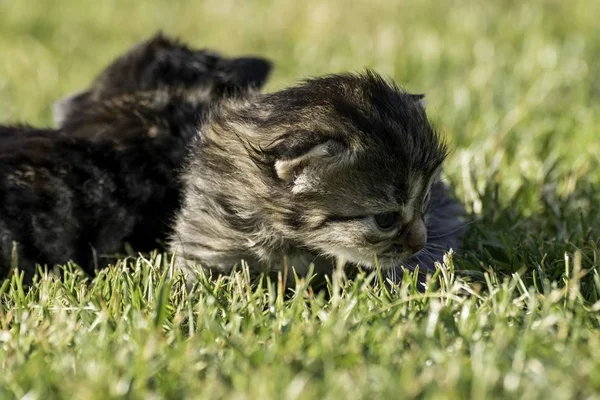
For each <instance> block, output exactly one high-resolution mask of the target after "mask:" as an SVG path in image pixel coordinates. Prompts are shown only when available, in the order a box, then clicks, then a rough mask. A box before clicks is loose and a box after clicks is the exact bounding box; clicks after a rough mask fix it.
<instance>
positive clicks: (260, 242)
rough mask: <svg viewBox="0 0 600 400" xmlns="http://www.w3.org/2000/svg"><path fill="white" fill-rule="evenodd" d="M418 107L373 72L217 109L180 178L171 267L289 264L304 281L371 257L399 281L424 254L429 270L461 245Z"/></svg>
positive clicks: (432, 138)
mask: <svg viewBox="0 0 600 400" xmlns="http://www.w3.org/2000/svg"><path fill="white" fill-rule="evenodd" d="M421 99H422V96H417V95H411V94H408V93H406V92H404V91H402V90H400V89H399V88H397V87H396V86H394V85H392V84H390V83H388V82H386V81H385V80H383V79H382V78H381V77H379V76H378V75H376V74H375V73H371V72H369V73H366V74H362V75H351V74H345V75H333V76H328V77H324V78H317V79H312V80H309V81H306V82H305V83H303V84H301V85H299V86H296V87H292V88H289V89H286V90H282V91H280V92H277V93H272V94H264V95H261V94H254V95H252V96H247V97H246V98H242V99H237V100H230V101H224V102H221V103H219V104H218V105H217V107H215V108H214V109H213V110H212V114H211V116H210V119H209V121H208V123H207V124H205V125H204V126H203V127H202V129H201V130H200V132H199V135H198V138H197V140H196V141H195V142H194V144H193V148H192V150H191V155H190V158H189V162H188V163H187V166H186V167H185V170H184V174H183V181H184V185H185V195H184V204H183V207H182V209H181V210H180V212H179V213H178V217H177V219H176V221H177V222H176V227H175V233H174V235H173V238H172V241H171V248H172V250H173V252H174V253H175V254H176V255H177V262H178V264H179V265H180V266H182V267H184V268H186V269H187V270H188V271H191V270H190V269H188V267H190V266H192V265H194V264H201V266H202V267H204V268H206V269H208V270H210V271H215V272H217V273H228V272H229V271H230V270H231V269H232V268H233V267H234V265H236V264H238V263H239V262H240V260H241V259H244V260H246V261H247V262H248V264H249V265H250V267H251V269H252V270H253V271H254V272H259V271H261V270H262V271H265V270H267V271H273V270H275V271H277V270H281V269H282V267H283V264H284V261H283V259H284V256H287V262H288V265H289V266H290V267H294V268H296V270H297V272H299V273H300V274H304V273H306V271H307V268H308V266H309V264H310V263H314V264H315V266H316V268H317V270H319V271H323V272H330V271H331V270H332V267H333V265H334V260H336V259H337V260H338V261H339V260H341V261H344V262H349V263H350V264H354V265H358V266H361V267H364V268H369V269H370V268H374V266H375V265H376V259H377V260H378V262H379V264H380V265H381V266H382V267H383V268H384V270H385V271H387V273H388V274H389V276H390V277H391V278H392V279H397V277H399V276H400V274H399V273H398V272H399V271H400V268H401V266H402V265H404V264H405V263H406V265H407V266H408V267H412V266H414V262H415V261H418V260H419V258H420V257H421V256H423V257H424V258H423V259H422V260H421V261H422V263H421V265H422V267H423V268H426V269H429V270H431V269H432V268H433V262H432V260H434V259H439V257H440V255H441V254H442V253H441V250H442V249H447V248H448V247H450V246H455V245H456V244H457V241H458V240H457V239H455V237H456V236H457V235H456V234H455V233H454V232H453V231H454V230H456V229H457V227H458V215H457V213H458V212H460V209H461V208H460V206H459V205H458V204H457V203H456V202H454V201H452V200H450V199H449V198H448V194H447V188H446V187H445V185H444V184H443V183H441V182H440V181H439V172H440V170H441V165H442V162H443V160H444V158H445V156H446V147H445V146H444V144H443V143H442V141H441V140H440V138H439V136H438V134H437V133H436V131H435V130H434V129H433V127H432V126H431V125H430V123H429V122H428V119H427V116H426V114H425V111H424V109H423V107H422V104H421ZM446 224H447V225H446ZM428 244H432V245H433V247H432V248H433V250H434V251H435V253H433V254H432V253H428V252H426V253H420V252H421V251H422V250H423V249H426V248H427V246H428ZM411 256H412V257H413V258H412V259H411V258H410V257H411Z"/></svg>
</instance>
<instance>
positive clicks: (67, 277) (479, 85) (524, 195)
mask: <svg viewBox="0 0 600 400" xmlns="http://www.w3.org/2000/svg"><path fill="white" fill-rule="evenodd" d="M594 15H596V17H594ZM598 15H600V2H598V1H592V0H587V1H584V0H573V1H570V2H567V1H552V0H548V1H529V2H518V1H511V0H498V1H494V2H478V1H474V0H473V1H449V0H441V1H434V0H424V1H406V2H395V1H386V0H371V1H360V2H359V1H343V2H342V1H337V2H333V1H331V2H328V1H320V0H305V1H274V0H273V1H267V0H252V1H245V2H238V1H234V0H218V1H217V0H207V1H191V0H182V1H167V0H154V1H146V2H134V1H116V0H106V1H97V2H90V1H81V0H62V1H60V2H58V1H52V0H36V1H33V0H20V1H7V0H0V20H1V22H0V51H1V53H0V54H1V57H2V62H0V121H2V122H4V123H7V122H28V123H31V124H35V125H49V124H51V105H52V103H53V102H54V101H55V100H56V99H58V98H60V97H62V96H64V95H66V94H68V93H70V92H72V91H75V90H78V89H81V88H82V87H84V86H86V85H87V83H88V82H89V81H90V80H91V78H92V77H93V76H94V75H95V74H96V73H97V72H98V71H99V70H100V69H101V68H102V67H103V66H105V65H106V64H107V63H108V62H109V61H110V60H112V59H113V58H114V57H115V56H116V55H118V54H120V53H121V52H123V51H124V50H125V49H126V48H128V47H129V46H130V45H132V44H133V43H134V42H136V41H139V40H142V39H144V38H146V37H147V36H149V35H150V34H152V33H153V32H155V31H156V30H158V29H163V30H164V31H165V32H167V33H169V34H173V35H179V36H181V37H182V38H184V39H185V40H186V41H188V42H190V43H192V44H193V45H194V46H207V47H211V48H215V49H219V50H221V51H223V52H225V53H228V54H252V53H255V54H262V55H264V56H266V57H268V58H270V59H272V60H273V61H274V63H275V70H274V74H273V76H272V79H271V81H270V83H269V84H268V86H267V90H268V91H271V90H275V89H277V88H281V87H283V86H285V85H288V84H291V83H293V82H294V81H296V80H298V79H300V78H302V77H306V76H311V75H317V74H323V73H328V72H339V71H345V70H355V71H356V70H360V69H363V68H364V67H369V68H373V69H375V70H376V71H378V72H380V73H382V74H385V75H387V76H390V77H392V78H393V79H394V80H396V81H397V82H398V83H400V84H402V85H403V86H405V87H406V88H408V89H409V90H411V91H414V92H424V93H426V94H427V98H428V110H429V113H430V115H431V117H432V119H433V120H434V121H435V123H436V124H437V126H438V127H439V129H440V130H441V131H442V132H443V134H444V135H445V137H446V138H447V139H448V141H449V143H450V144H451V148H452V152H451V154H450V157H449V159H448V162H447V165H446V169H445V177H446V179H447V180H448V181H449V182H450V183H452V184H453V186H454V187H455V188H456V193H455V195H456V196H457V197H458V198H459V199H460V200H461V201H462V202H463V203H464V204H465V206H466V208H467V210H468V211H469V213H470V223H469V232H468V235H467V238H466V240H465V245H464V248H463V249H462V250H461V251H460V252H457V253H456V254H454V255H451V256H448V257H447V259H446V260H445V262H444V264H443V265H440V269H439V271H438V272H437V273H436V274H435V275H434V276H433V277H432V278H431V280H430V281H429V285H428V288H427V290H426V291H425V292H418V291H417V290H416V288H415V285H414V282H413V281H412V278H411V277H410V276H408V275H407V276H406V279H405V281H404V282H403V283H402V285H400V286H398V287H393V288H389V289H388V288H377V287H374V285H372V284H371V282H372V279H373V276H365V275H360V276H359V277H357V278H356V279H355V280H353V281H350V282H348V281H345V280H343V279H341V278H339V277H335V279H332V282H331V285H330V287H329V292H328V293H327V296H325V293H320V294H316V295H315V294H314V293H312V291H311V290H310V289H308V288H307V286H308V283H307V282H301V283H300V284H299V287H298V288H297V291H296V295H294V296H292V297H291V298H283V297H282V296H281V295H280V294H279V295H278V294H277V293H278V292H277V291H276V290H275V286H276V283H269V282H266V283H267V284H265V285H263V286H259V287H250V286H249V285H248V283H247V280H246V279H245V277H244V275H243V274H238V275H234V276H232V277H229V278H223V279H220V280H218V281H209V280H201V281H200V282H199V283H198V284H196V285H195V286H194V287H191V288H186V285H185V283H184V282H183V279H182V277H181V275H180V274H179V272H178V271H175V270H173V269H172V268H171V267H170V264H169V257H168V255H161V254H158V255H154V256H153V257H148V258H138V259H127V260H123V261H122V262H120V263H119V264H118V265H116V266H115V267H114V268H112V269H110V270H106V271H102V272H101V273H100V274H99V276H97V277H96V278H94V279H90V278H88V277H85V276H83V275H82V274H81V273H79V272H78V271H77V269H76V268H75V267H73V266H66V267H65V272H64V275H63V277H62V278H56V277H53V276H44V277H40V278H39V279H38V281H37V282H36V283H35V284H34V285H33V286H31V287H30V288H24V287H23V285H22V284H21V282H20V279H19V277H18V276H13V277H12V278H11V279H8V280H6V281H5V282H3V283H0V366H1V373H0V398H2V399H4V398H26V399H47V398H76V399H92V398H102V399H103V398H165V397H166V398H229V399H246V398H247V399H261V398H274V399H339V398H344V399H359V398H369V399H379V398H386V399H387V398H393V399H400V398H402V399H408V398H427V399H428V398H435V399H438V398H450V399H462V398H473V399H487V398H509V399H514V398H524V399H536V398H543V399H544V400H548V399H555V398H556V399H563V398H581V399H592V398H600V330H599V328H600V268H599V264H600V259H599V255H600V253H599V251H600V248H599V247H600V207H599V205H600V194H599V191H598V190H597V189H598V188H600V157H599V155H600V129H599V127H600V24H599V23H598V17H597V16H598Z"/></svg>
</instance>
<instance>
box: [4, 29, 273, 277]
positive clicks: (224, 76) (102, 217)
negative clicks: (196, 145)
mask: <svg viewBox="0 0 600 400" xmlns="http://www.w3.org/2000/svg"><path fill="white" fill-rule="evenodd" d="M269 69H270V63H268V62H267V61H266V60H263V59H260V58H254V59H251V58H243V59H225V58H222V57H219V56H218V55H216V54H214V53H212V54H208V53H206V52H204V51H193V50H190V49H188V48H186V47H184V46H182V45H180V44H178V43H176V42H173V41H169V40H167V39H166V38H165V37H164V36H162V35H159V36H157V37H156V38H153V39H151V40H149V41H147V42H145V43H144V44H142V45H141V46H138V47H137V48H135V49H134V50H133V51H131V52H130V53H128V54H126V55H125V56H124V57H121V58H120V59H118V60H117V61H116V62H115V63H114V64H112V65H111V66H109V67H108V68H107V69H106V70H105V71H104V72H103V73H102V74H101V75H100V77H99V78H98V79H97V80H96V81H95V83H94V84H93V85H92V87H91V88H90V89H89V90H87V91H85V92H83V93H82V94H79V95H76V96H74V97H71V98H70V99H69V100H66V101H64V102H63V103H62V106H61V107H58V108H57V112H58V116H59V117H60V121H61V127H60V129H58V130H50V129H35V128H30V127H26V126H10V127H0V276H6V275H7V274H8V272H9V267H10V265H11V260H12V255H13V243H16V249H17V255H18V264H19V267H20V268H21V269H22V270H25V272H26V273H27V276H28V277H31V276H32V273H33V272H34V269H35V264H36V263H39V264H42V265H43V264H48V265H53V264H63V263H66V262H67V261H69V260H74V261H76V262H77V263H78V264H80V265H81V266H82V267H83V269H84V270H86V271H88V272H92V271H93V270H94V268H96V267H102V266H105V265H106V264H107V263H108V262H110V261H111V258H109V257H103V255H105V254H114V253H116V252H118V251H119V250H121V248H122V246H123V244H124V243H126V242H128V243H130V244H131V246H132V247H133V248H134V249H135V250H137V251H149V250H152V249H154V248H156V247H157V246H158V244H159V242H160V241H163V240H165V239H166V237H167V235H168V234H169V233H170V227H171V225H170V224H169V222H170V220H171V219H172V217H173V215H174V212H175V210H176V209H177V208H178V207H179V204H180V195H181V184H180V182H179V181H178V176H179V175H178V171H179V168H180V166H181V164H182V161H183V159H184V158H185V156H186V154H187V146H188V144H189V142H190V140H191V139H192V138H193V137H194V136H195V134H196V132H197V129H198V126H200V125H201V124H202V121H203V119H204V116H205V112H206V109H207V107H208V105H209V104H210V103H211V102H212V101H214V100H215V99H216V98H219V97H221V96H222V95H224V94H226V93H229V92H236V91H240V90H247V88H248V87H259V86H261V85H262V84H263V82H264V81H265V80H266V77H267V75H268V72H269ZM136 73H139V74H140V75H139V76H138V75H136ZM129 74H131V76H134V77H135V78H132V79H130V80H127V81H126V82H123V81H122V79H126V78H127V77H128V76H129ZM138 89H139V90H138Z"/></svg>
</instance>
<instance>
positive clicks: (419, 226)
mask: <svg viewBox="0 0 600 400" xmlns="http://www.w3.org/2000/svg"><path fill="white" fill-rule="evenodd" d="M400 243H402V246H403V247H404V248H405V249H407V250H408V251H410V252H411V253H412V254H415V253H418V252H419V251H421V250H422V249H423V248H424V247H425V244H426V243H427V227H426V226H425V221H423V218H422V217H421V216H418V217H415V218H413V220H412V221H410V222H409V223H408V224H407V225H406V226H405V227H404V229H403V230H402V232H401V233H400Z"/></svg>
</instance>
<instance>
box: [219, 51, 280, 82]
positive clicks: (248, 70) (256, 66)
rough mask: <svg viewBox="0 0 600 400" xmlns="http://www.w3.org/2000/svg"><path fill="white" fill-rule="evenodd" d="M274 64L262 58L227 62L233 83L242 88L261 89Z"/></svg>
mask: <svg viewBox="0 0 600 400" xmlns="http://www.w3.org/2000/svg"><path fill="white" fill-rule="evenodd" d="M272 67H273V65H272V63H271V62H270V61H269V60H267V59H264V58H260V57H240V58H234V59H230V60H228V62H227V69H228V70H229V73H230V76H231V79H232V81H233V82H234V83H235V84H236V85H237V86H239V87H241V88H247V87H253V88H255V89H260V88H261V87H262V86H263V85H264V84H265V82H266V81H267V78H268V77H269V74H270V72H271V68H272Z"/></svg>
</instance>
